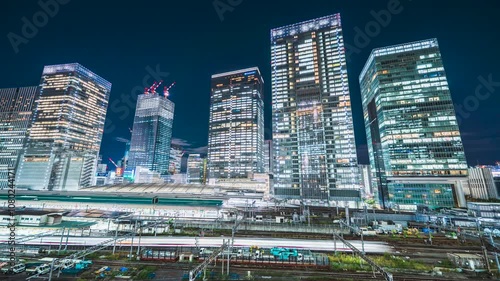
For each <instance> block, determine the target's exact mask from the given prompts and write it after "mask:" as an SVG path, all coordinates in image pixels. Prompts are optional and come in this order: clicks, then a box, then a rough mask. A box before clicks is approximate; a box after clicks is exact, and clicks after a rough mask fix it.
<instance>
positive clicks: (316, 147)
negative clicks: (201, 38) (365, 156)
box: [271, 14, 360, 204]
mask: <svg viewBox="0 0 500 281" xmlns="http://www.w3.org/2000/svg"><path fill="white" fill-rule="evenodd" d="M271 67H272V69H271V71H272V122H273V152H274V158H275V159H274V167H273V173H274V195H275V196H277V197H281V198H290V199H302V200H306V201H311V202H313V201H314V202H320V203H321V202H323V203H326V202H327V201H337V202H339V201H340V202H342V204H344V203H343V202H345V201H350V202H354V201H359V200H360V192H359V191H360V190H359V179H358V178H359V175H358V166H357V156H356V144H355V142H354V131H353V122H352V113H351V98H350V94H349V86H348V80H347V69H346V60H345V49H344V39H343V35H342V25H341V21H340V15H339V14H335V15H331V16H326V17H322V18H317V19H313V20H309V21H305V22H301V23H297V24H292V25H288V26H284V27H280V28H275V29H273V30H271ZM340 202H339V203H340Z"/></svg>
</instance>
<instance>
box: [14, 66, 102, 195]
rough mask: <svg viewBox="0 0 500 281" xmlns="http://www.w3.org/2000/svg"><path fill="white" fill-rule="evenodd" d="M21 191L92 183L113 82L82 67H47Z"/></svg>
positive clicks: (25, 155)
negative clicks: (23, 189)
mask: <svg viewBox="0 0 500 281" xmlns="http://www.w3.org/2000/svg"><path fill="white" fill-rule="evenodd" d="M40 88H41V89H40V96H39V98H38V99H37V100H36V110H35V113H34V115H33V125H32V127H31V128H30V130H29V137H28V140H27V144H26V147H25V149H24V152H23V155H22V157H21V161H20V163H19V166H18V171H17V175H16V182H17V186H18V187H24V188H30V189H37V190H41V189H46V190H75V189H78V188H79V187H86V186H90V185H92V183H93V177H94V176H95V169H96V164H97V158H98V154H99V149H100V146H101V139H102V134H103V129H104V120H105V118H106V110H107V108H108V100H109V93H110V91H111V83H109V82H108V81H106V80H104V79H103V78H101V77H99V76H98V75H96V74H95V73H93V72H92V71H90V70H88V69H87V68H85V67H83V66H81V65H80V64H77V63H73V64H61V65H50V66H45V68H44V70H43V73H42V79H41V82H40Z"/></svg>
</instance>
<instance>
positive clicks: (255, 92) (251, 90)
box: [208, 67, 264, 179]
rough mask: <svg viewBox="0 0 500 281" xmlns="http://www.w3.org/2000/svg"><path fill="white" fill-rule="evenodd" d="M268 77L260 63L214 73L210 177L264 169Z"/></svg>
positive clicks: (209, 153)
mask: <svg viewBox="0 0 500 281" xmlns="http://www.w3.org/2000/svg"><path fill="white" fill-rule="evenodd" d="M263 84H264V80H263V79H262V76H261V74H260V71H259V69H258V68H257V67H253V68H248V69H241V70H236V71H232V72H226V73H221V74H216V75H212V93H211V97H210V121H209V132H208V134H209V135H208V177H209V178H210V179H218V178H246V177H247V176H248V174H249V173H262V172H263V169H264V167H263V157H264V153H263V149H264V148H263V145H264V102H263V100H262V95H263V94H262V88H263Z"/></svg>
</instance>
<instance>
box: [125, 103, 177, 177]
mask: <svg viewBox="0 0 500 281" xmlns="http://www.w3.org/2000/svg"><path fill="white" fill-rule="evenodd" d="M174 109H175V105H174V103H173V102H172V101H170V100H169V99H168V98H167V97H163V96H160V95H159V94H157V93H148V94H143V95H139V97H138V99H137V108H136V111H135V118H134V127H133V129H132V140H131V142H130V154H129V167H130V168H136V167H138V166H140V167H144V168H147V169H149V170H150V171H154V172H158V173H160V175H167V174H168V171H169V162H170V143H171V141H172V126H173V122H174Z"/></svg>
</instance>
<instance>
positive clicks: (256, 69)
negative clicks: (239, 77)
mask: <svg viewBox="0 0 500 281" xmlns="http://www.w3.org/2000/svg"><path fill="white" fill-rule="evenodd" d="M252 71H257V73H259V76H261V77H262V75H261V74H260V70H259V68H258V67H256V66H255V67H250V68H244V69H238V70H234V71H229V72H224V73H218V74H214V75H212V78H218V77H224V76H229V75H235V74H240V73H247V72H252Z"/></svg>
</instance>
